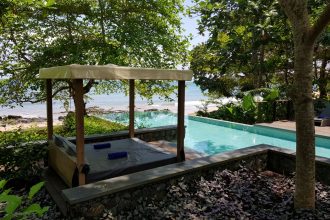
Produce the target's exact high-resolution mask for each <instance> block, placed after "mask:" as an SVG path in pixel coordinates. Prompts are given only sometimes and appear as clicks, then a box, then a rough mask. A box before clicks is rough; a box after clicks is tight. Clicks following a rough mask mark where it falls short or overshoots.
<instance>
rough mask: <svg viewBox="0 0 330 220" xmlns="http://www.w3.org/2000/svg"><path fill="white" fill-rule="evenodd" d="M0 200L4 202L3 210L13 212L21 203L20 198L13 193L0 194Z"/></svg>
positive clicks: (8, 212)
mask: <svg viewBox="0 0 330 220" xmlns="http://www.w3.org/2000/svg"><path fill="white" fill-rule="evenodd" d="M0 202H6V203H7V205H6V208H5V212H6V213H7V214H13V213H14V212H15V210H16V209H17V208H18V207H19V206H20V205H21V203H22V198H21V197H18V196H15V195H3V194H1V195H0Z"/></svg>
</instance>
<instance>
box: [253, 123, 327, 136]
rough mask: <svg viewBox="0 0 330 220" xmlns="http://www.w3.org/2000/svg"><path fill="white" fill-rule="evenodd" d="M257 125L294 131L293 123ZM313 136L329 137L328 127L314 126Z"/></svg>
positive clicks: (294, 125)
mask: <svg viewBox="0 0 330 220" xmlns="http://www.w3.org/2000/svg"><path fill="white" fill-rule="evenodd" d="M257 125H261V126H266V127H271V128H280V129H286V130H291V131H296V122H295V121H274V122H271V123H258V124H257ZM315 134H316V135H322V136H326V137H330V126H325V127H320V126H315Z"/></svg>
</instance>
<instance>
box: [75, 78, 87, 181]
mask: <svg viewBox="0 0 330 220" xmlns="http://www.w3.org/2000/svg"><path fill="white" fill-rule="evenodd" d="M73 88H74V93H75V94H74V99H75V100H74V104H75V112H76V114H75V115H76V146H77V168H78V175H79V176H78V180H79V185H80V186H81V185H84V184H85V174H84V173H83V172H82V170H83V167H84V165H85V155H84V144H85V143H84V107H85V105H84V97H83V95H84V88H83V80H82V79H75V80H73Z"/></svg>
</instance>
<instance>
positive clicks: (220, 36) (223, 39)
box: [218, 32, 230, 46]
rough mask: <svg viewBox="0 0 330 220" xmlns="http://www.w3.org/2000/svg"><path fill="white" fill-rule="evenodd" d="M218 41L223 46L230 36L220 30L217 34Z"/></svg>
mask: <svg viewBox="0 0 330 220" xmlns="http://www.w3.org/2000/svg"><path fill="white" fill-rule="evenodd" d="M218 41H219V42H220V43H221V44H223V45H224V46H226V45H227V44H228V43H229V42H230V37H229V35H228V34H226V33H223V32H220V33H219V34H218Z"/></svg>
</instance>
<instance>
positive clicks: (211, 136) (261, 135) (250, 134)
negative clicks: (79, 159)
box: [101, 111, 330, 158]
mask: <svg viewBox="0 0 330 220" xmlns="http://www.w3.org/2000/svg"><path fill="white" fill-rule="evenodd" d="M101 117H102V118H105V119H108V120H111V121H117V122H120V123H124V124H128V113H111V114H107V115H103V116H101ZM176 123H177V118H176V115H175V114H173V113H171V112H163V111H160V112H136V114H135V124H136V127H137V128H142V127H158V126H165V125H176ZM185 124H186V137H185V146H186V147H188V148H191V149H193V150H195V151H198V152H200V153H204V154H206V155H212V154H217V153H221V152H225V151H230V150H236V149H240V148H245V147H249V146H253V145H257V144H269V145H273V146H278V147H283V148H288V149H291V150H295V148H296V142H295V133H294V132H291V131H286V130H282V129H275V128H269V127H263V126H258V125H256V126H251V125H244V124H239V123H232V122H227V121H221V120H214V119H208V118H201V117H195V116H187V117H186V120H185ZM316 155H318V156H323V157H329V158H330V138H322V137H316Z"/></svg>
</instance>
